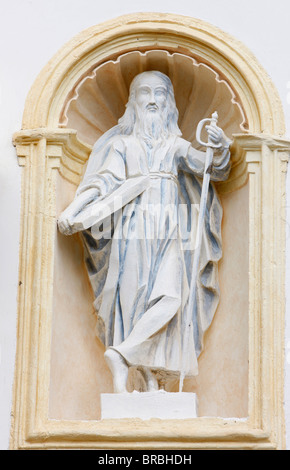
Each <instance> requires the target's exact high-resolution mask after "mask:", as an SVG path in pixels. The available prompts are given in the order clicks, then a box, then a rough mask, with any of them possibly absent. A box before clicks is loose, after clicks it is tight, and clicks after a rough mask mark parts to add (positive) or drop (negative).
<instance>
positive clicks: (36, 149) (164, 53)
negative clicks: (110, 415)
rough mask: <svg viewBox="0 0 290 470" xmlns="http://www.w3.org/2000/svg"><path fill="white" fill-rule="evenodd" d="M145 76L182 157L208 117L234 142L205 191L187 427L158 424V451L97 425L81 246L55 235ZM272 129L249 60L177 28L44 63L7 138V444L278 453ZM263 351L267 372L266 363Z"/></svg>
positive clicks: (221, 38)
mask: <svg viewBox="0 0 290 470" xmlns="http://www.w3.org/2000/svg"><path fill="white" fill-rule="evenodd" d="M152 69H157V70H160V71H163V72H165V73H167V74H168V75H169V76H170V78H171V79H172V82H173V85H174V88H175V94H176V101H177V106H178V109H179V116H180V126H181V129H182V131H183V133H184V136H185V137H186V138H187V139H188V140H190V141H191V142H192V143H193V145H196V144H195V140H194V129H195V127H196V124H197V122H198V121H199V120H200V119H202V118H204V117H208V116H209V115H210V114H211V113H212V112H213V111H215V110H217V111H218V112H219V116H220V121H219V124H220V125H221V126H222V127H223V128H224V130H225V131H226V132H227V134H228V135H229V136H230V137H232V138H233V146H232V171H231V175H230V178H229V180H228V181H227V182H225V183H223V184H220V185H219V186H218V191H219V193H220V197H221V199H222V204H223V206H224V213H225V215H224V225H223V239H224V258H223V260H222V262H221V266H220V276H221V291H222V295H221V303H220V306H219V309H218V311H217V314H216V316H215V320H214V323H213V325H212V327H211V329H210V331H209V332H208V335H207V337H206V338H205V343H206V344H205V351H204V353H203V354H202V355H201V357H200V375H199V376H198V379H197V380H196V381H194V383H192V382H190V381H188V383H187V385H186V386H187V390H188V391H189V390H192V388H194V389H195V390H197V392H198V394H199V395H200V396H199V400H200V409H201V416H200V417H199V418H198V419H196V420H194V421H191V420H189V422H186V423H184V422H183V423H182V422H180V421H175V422H174V423H171V424H170V428H169V427H168V426H167V431H166V436H165V435H164V436H163V439H161V436H162V435H163V434H164V433H163V431H162V429H161V428H160V426H159V425H158V423H155V422H154V421H152V422H150V425H149V426H148V423H144V422H138V423H136V422H130V421H128V422H126V423H124V422H122V423H121V422H119V421H118V422H117V423H115V424H114V423H113V424H112V423H109V422H107V421H106V420H100V419H99V418H100V413H99V396H100V393H102V392H105V391H111V379H110V374H109V371H108V369H107V368H106V365H105V364H104V361H103V359H102V353H103V349H102V346H101V345H100V343H98V342H97V340H96V338H95V336H94V331H93V329H94V312H93V307H92V293H91V291H90V286H89V284H88V279H87V277H86V273H85V270H84V265H83V260H82V249H81V246H80V243H79V240H78V237H77V236H75V237H72V238H70V239H68V238H66V237H63V236H61V235H59V234H58V233H57V230H56V218H57V216H58V214H59V213H60V212H61V210H63V209H64V207H66V205H67V204H68V203H69V202H70V200H71V199H72V198H73V195H74V192H75V189H76V186H77V184H78V183H79V181H80V179H81V176H82V173H83V170H84V168H85V165H86V162H87V160H88V157H89V154H90V151H91V146H92V144H93V142H94V141H95V139H96V138H98V137H99V136H100V135H101V134H102V133H103V132H104V131H105V130H107V129H108V128H110V127H111V126H112V125H114V124H115V123H116V122H117V120H118V118H119V117H120V116H121V115H122V113H123V111H124V107H125V103H126V100H127V96H128V88H129V84H130V82H131V80H132V78H133V77H134V76H135V75H136V74H137V73H138V72H140V71H142V70H152ZM283 133H284V118H283V113H282V108H281V104H280V101H279V98H278V96H277V93H276V90H275V89H274V87H273V85H272V83H271V81H270V80H269V78H268V77H267V75H266V73H265V72H264V70H263V69H262V68H261V67H260V65H259V64H258V63H257V61H256V59H255V58H254V57H253V56H252V54H251V53H250V52H249V51H248V50H247V49H246V48H245V47H244V46H243V45H242V44H240V43H238V42H237V41H236V40H235V39H233V38H232V37H230V36H228V35H227V34H225V33H223V32H222V31H220V30H218V29H217V28H214V27H212V26H211V25H208V24H206V23H204V22H201V21H198V20H194V19H192V18H187V17H178V16H175V15H163V14H138V15H128V16H125V17H121V18H118V19H116V20H114V21H110V22H107V23H104V24H102V25H99V26H96V27H93V28H91V29H89V30H87V31H85V32H83V33H81V34H80V35H79V36H78V37H76V38H74V39H73V40H72V41H71V42H69V43H68V44H67V45H65V46H64V48H63V49H62V50H61V51H59V53H58V54H57V55H56V56H55V57H54V58H53V59H52V60H51V61H50V62H49V64H48V65H47V66H46V67H45V68H44V70H43V71H42V72H41V73H40V75H39V77H38V78H37V80H36V82H35V84H34V85H33V87H32V89H31V91H30V93H29V96H28V98H27V101H26V105H25V110H24V117H23V125H22V131H20V132H19V133H17V134H15V136H14V143H15V145H16V148H17V153H18V156H19V162H20V164H21V165H23V167H24V168H23V196H22V197H23V205H22V238H21V250H20V281H21V282H19V284H20V288H19V327H18V352H17V362H16V373H15V377H16V378H15V396H14V405H13V406H14V413H15V416H16V420H15V421H14V423H13V430H12V444H11V445H12V447H14V448H18V447H26V448H29V447H41V446H42V445H43V442H44V441H43V440H44V439H45V441H46V445H47V446H48V447H51V448H55V447H77V448H79V447H87V446H90V447H94V448H104V447H106V446H107V445H109V448H112V446H113V447H114V446H117V447H118V446H119V447H120V446H121V447H122V446H123V447H126V445H127V443H128V441H129V442H130V445H131V446H133V447H134V446H137V447H140V446H141V447H146V446H147V444H146V442H148V438H150V440H151V441H154V440H157V441H160V440H162V443H161V444H160V447H165V448H166V447H169V448H172V445H175V446H177V447H176V448H183V447H184V448H185V447H187V446H188V442H190V445H191V446H193V447H200V448H202V447H205V448H206V447H209V448H211V447H214V448H218V447H220V446H221V447H223V448H224V447H225V446H229V447H234V446H235V445H238V446H239V447H243V446H244V447H251V446H254V445H255V446H257V445H261V447H265V446H266V447H270V448H272V447H281V446H283V439H284V438H283V436H284V434H283V411H282V389H283V378H282V376H281V374H279V372H278V369H277V367H276V366H277V364H278V362H279V361H280V363H281V361H282V354H283V352H282V351H283V349H282V344H283V335H282V333H281V332H282V330H283V325H282V323H283V312H284V310H283V305H282V303H283V301H282V299H283V291H282V288H283V275H284V271H283V255H282V251H281V247H283V243H284V232H283V226H284V225H283V224H284V222H283V219H282V218H281V214H282V211H283V207H284V206H283V204H284V203H283V197H284V196H283V194H284V192H283V187H284V185H285V168H286V162H287V158H288V150H289V143H288V142H287V141H286V140H284V139H283V137H282V136H283ZM277 188H278V190H277ZM273 226H275V229H276V231H275V234H274V233H273V230H272V227H273ZM273 237H275V240H276V241H277V242H278V241H279V243H277V244H273ZM273 260H274V261H275V265H274V264H273ZM278 268H279V271H277V269H278ZM24 281H25V282H24ZM281 281H282V284H281ZM277 306H279V309H278V312H279V313H277ZM274 319H275V322H274ZM270 332H271V334H270ZM23 351H24V355H23V356H22V354H23ZM269 354H274V356H273V357H275V361H276V363H275V364H274V362H272V363H271V365H270V366H269V364H268V363H267V358H268V357H269ZM272 390H274V392H273V393H272V392H271V391H272ZM172 391H174V385H173V388H172ZM266 404H267V406H266ZM204 416H207V418H206V419H204V418H203V417H204ZM274 416H275V419H276V421H275V423H274V424H273V417H274ZM209 417H210V418H209ZM233 418H234V419H233ZM265 423H266V424H265ZM267 423H268V424H267ZM269 423H272V424H269ZM225 430H226V432H225ZM44 433H45V437H44ZM222 435H224V439H223V437H221V436H222ZM96 436H98V438H96ZM201 436H205V437H203V439H202V441H203V444H200V442H201ZM173 443H174V444H173Z"/></svg>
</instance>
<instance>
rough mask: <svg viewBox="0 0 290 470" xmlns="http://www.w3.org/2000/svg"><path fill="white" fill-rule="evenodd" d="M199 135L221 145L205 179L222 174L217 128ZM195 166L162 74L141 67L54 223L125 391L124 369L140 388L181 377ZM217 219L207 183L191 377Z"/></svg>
mask: <svg viewBox="0 0 290 470" xmlns="http://www.w3.org/2000/svg"><path fill="white" fill-rule="evenodd" d="M207 132H208V136H209V139H210V141H211V142H213V143H214V144H221V149H220V150H218V151H217V152H216V154H215V156H214V160H213V165H212V168H211V180H212V181H213V182H214V181H222V180H225V179H227V177H228V174H229V170H230V151H229V147H230V141H229V139H228V138H227V137H226V136H225V135H224V133H223V131H222V130H221V129H220V128H218V127H217V126H212V125H209V126H207ZM204 162H205V154H204V153H203V152H201V151H198V150H196V149H195V148H193V147H192V145H191V144H190V143H189V142H187V141H186V140H184V139H183V138H182V137H181V132H180V129H179V127H178V111H177V108H176V104H175V99H174V91H173V86H172V83H171V81H170V79H169V78H168V77H167V76H166V75H164V74H162V73H161V72H158V71H149V72H143V73H141V74H139V75H137V76H136V77H135V78H134V80H133V82H132V84H131V87H130V95H129V101H128V104H127V106H126V111H125V113H124V115H123V117H121V118H120V120H119V122H118V124H117V125H116V126H115V127H113V128H112V129H110V130H109V131H107V132H106V133H105V134H104V135H103V136H102V137H101V138H100V139H99V140H98V141H97V142H96V144H95V146H94V147H93V150H92V153H91V156H90V158H89V161H88V165H87V168H86V171H85V173H84V177H83V180H82V182H81V184H80V185H79V187H78V189H77V192H76V196H75V198H74V200H73V202H72V203H71V204H70V205H69V207H68V208H67V209H66V210H65V211H64V212H63V213H62V214H61V216H60V218H59V220H58V227H59V230H60V231H61V232H62V233H63V234H66V235H69V234H72V233H76V232H80V234H81V237H82V240H83V243H84V247H85V262H86V266H87V270H88V274H89V278H90V281H91V285H92V288H93V291H94V295H95V302H94V306H95V309H96V311H97V318H98V321H97V323H98V324H97V331H98V335H99V337H100V338H101V340H102V341H103V343H104V345H105V347H106V352H105V359H106V361H107V364H108V366H109V368H110V370H111V372H112V376H113V383H114V391H115V392H116V393H121V392H126V391H127V378H128V371H129V368H130V367H131V366H134V367H137V368H138V369H139V370H141V371H142V373H143V374H144V377H145V380H146V385H147V390H148V391H152V390H156V389H158V386H159V385H158V384H159V380H158V377H159V375H158V374H161V375H163V377H164V376H165V377H166V376H169V377H172V376H176V377H178V376H179V374H180V371H181V367H182V362H183V361H184V358H183V357H182V356H183V352H184V350H183V343H184V337H185V330H186V328H187V327H189V326H188V325H187V324H186V320H185V314H184V312H185V305H186V302H187V299H188V296H189V286H190V280H191V273H192V264H193V254H194V246H195V236H196V226H197V218H198V208H199V202H200V195H201V185H202V177H203V172H204V165H205V163H204ZM221 219H222V208H221V204H220V201H219V198H218V195H217V193H216V190H215V188H214V185H213V184H212V183H211V184H210V188H209V194H208V199H207V207H206V213H205V223H204V229H203V233H202V247H201V256H200V265H199V274H198V280H197V285H196V289H197V295H196V303H195V305H194V308H193V310H192V312H191V325H190V327H191V331H190V340H189V341H188V345H187V348H186V361H185V376H186V377H192V376H195V375H197V374H198V362H197V359H198V356H199V354H200V352H201V351H202V348H203V336H204V332H205V331H206V330H207V329H208V327H209V326H210V324H211V322H212V319H213V316H214V313H215V311H216V308H217V305H218V301H219V286H218V273H217V269H218V261H219V260H220V258H221V254H222V247H221Z"/></svg>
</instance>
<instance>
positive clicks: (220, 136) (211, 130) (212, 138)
mask: <svg viewBox="0 0 290 470" xmlns="http://www.w3.org/2000/svg"><path fill="white" fill-rule="evenodd" d="M205 128H206V130H207V134H208V141H209V142H211V143H213V144H214V145H218V144H222V145H223V142H224V141H225V135H224V132H223V130H222V129H221V128H220V127H218V126H216V125H211V124H209V125H207V126H205Z"/></svg>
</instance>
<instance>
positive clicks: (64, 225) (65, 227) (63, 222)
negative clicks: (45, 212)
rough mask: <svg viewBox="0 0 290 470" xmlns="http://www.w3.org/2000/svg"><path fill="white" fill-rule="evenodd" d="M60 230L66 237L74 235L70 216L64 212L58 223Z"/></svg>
mask: <svg viewBox="0 0 290 470" xmlns="http://www.w3.org/2000/svg"><path fill="white" fill-rule="evenodd" d="M57 225H58V229H59V231H60V232H61V233H63V234H64V235H71V234H72V224H71V222H70V217H69V214H68V213H66V211H64V212H63V213H62V214H61V215H60V217H59V219H58V221H57Z"/></svg>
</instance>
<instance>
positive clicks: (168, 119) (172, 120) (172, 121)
mask: <svg viewBox="0 0 290 470" xmlns="http://www.w3.org/2000/svg"><path fill="white" fill-rule="evenodd" d="M147 74H154V75H156V76H157V77H159V78H161V80H162V81H163V82H164V84H165V86H166V91H167V102H166V108H165V126H166V129H167V131H168V133H169V134H173V135H181V131H180V129H179V127H178V109H177V107H176V103H175V98H174V90H173V86H172V83H171V80H170V78H169V77H167V75H165V74H164V73H161V72H158V71H156V70H154V71H148V72H142V73H140V74H139V75H136V77H135V78H134V79H133V81H132V83H131V85H130V92H129V99H128V103H127V105H126V111H125V113H124V114H123V116H122V117H121V118H120V119H119V121H118V125H119V128H120V130H121V132H122V134H125V135H130V134H132V133H133V130H134V126H135V124H136V121H137V110H136V100H135V98H136V86H137V83H138V82H139V81H140V80H141V79H142V78H143V77H145V76H146V75H147Z"/></svg>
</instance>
